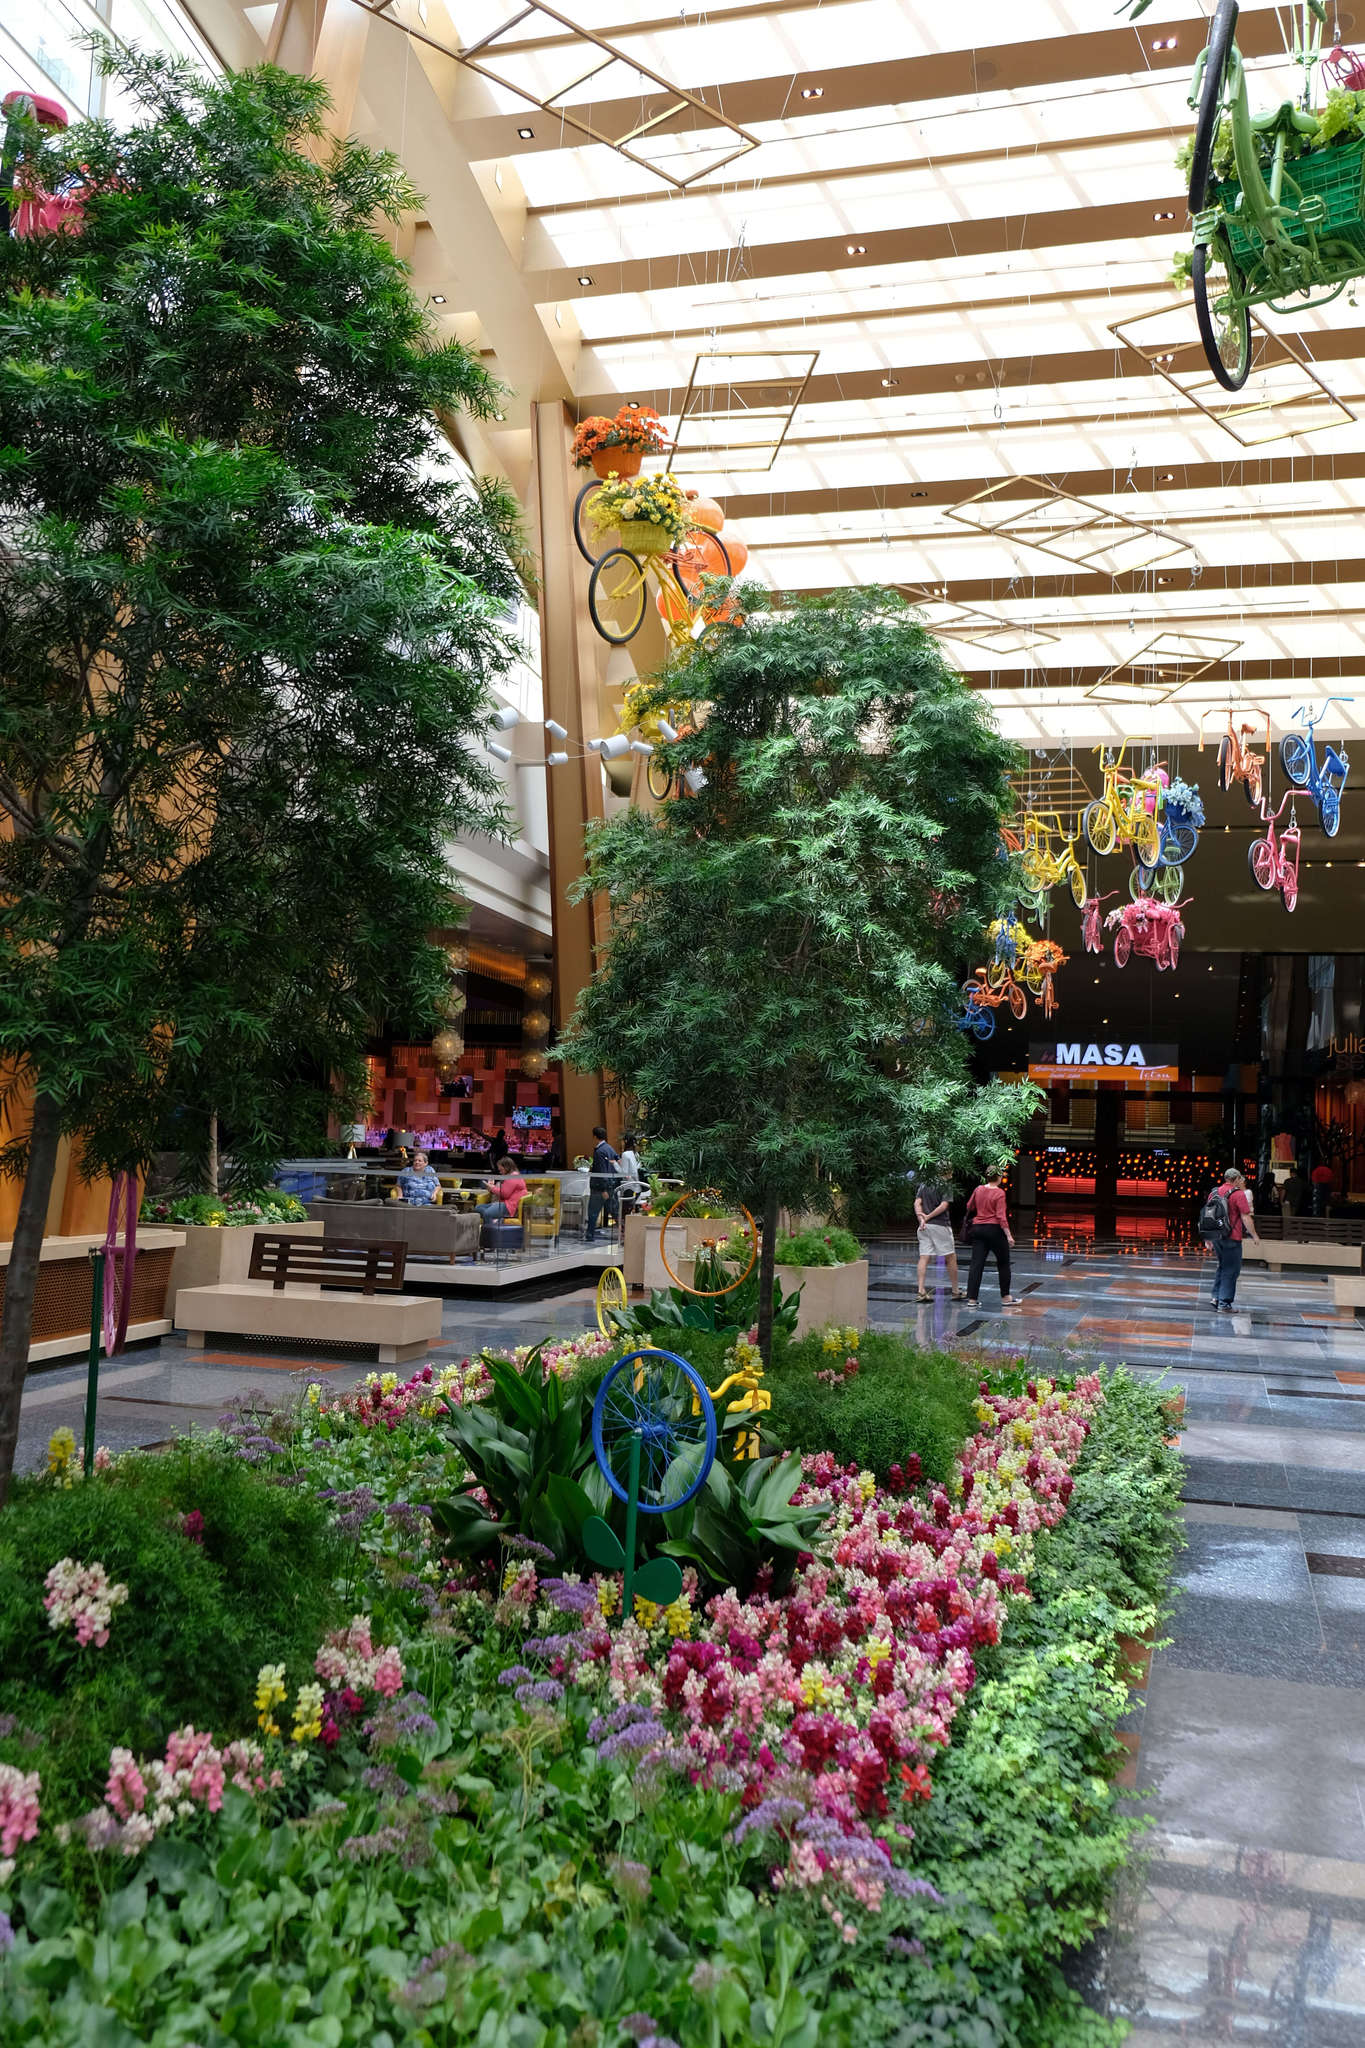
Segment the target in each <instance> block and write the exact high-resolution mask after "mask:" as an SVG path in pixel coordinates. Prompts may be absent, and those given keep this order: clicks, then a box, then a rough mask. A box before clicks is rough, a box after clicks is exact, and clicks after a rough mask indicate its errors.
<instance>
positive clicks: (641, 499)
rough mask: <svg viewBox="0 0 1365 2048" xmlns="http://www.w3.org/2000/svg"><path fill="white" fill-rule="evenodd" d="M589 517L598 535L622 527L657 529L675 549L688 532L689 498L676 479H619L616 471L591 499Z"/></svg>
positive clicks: (665, 474)
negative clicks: (642, 526)
mask: <svg viewBox="0 0 1365 2048" xmlns="http://www.w3.org/2000/svg"><path fill="white" fill-rule="evenodd" d="M586 511H587V517H588V519H589V521H590V522H591V524H592V525H593V527H594V528H595V529H596V530H597V532H598V533H605V532H606V531H607V529H608V528H610V527H613V526H615V527H620V526H621V525H623V524H625V525H648V526H657V527H659V528H660V529H661V531H662V532H663V533H664V534H665V535H666V536H667V539H668V543H669V545H670V546H676V545H677V543H678V542H679V541H680V540H681V539H682V537H683V535H684V533H686V531H687V499H686V498H685V497H684V495H683V487H682V485H681V484H680V483H679V482H678V479H677V478H676V477H675V476H671V475H670V474H669V472H668V471H667V470H662V471H660V472H659V474H658V475H656V476H635V477H619V476H617V474H616V472H615V471H614V470H613V472H612V474H611V475H610V476H609V477H607V478H605V480H604V481H603V483H602V486H601V488H600V489H599V490H597V491H594V493H593V495H592V497H591V498H590V499H589V500H588V503H587V507H586Z"/></svg>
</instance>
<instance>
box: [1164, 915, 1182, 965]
mask: <svg viewBox="0 0 1365 2048" xmlns="http://www.w3.org/2000/svg"><path fill="white" fill-rule="evenodd" d="M1184 934H1185V927H1184V925H1183V924H1180V923H1179V922H1177V923H1175V924H1173V925H1172V926H1171V929H1170V931H1169V932H1168V933H1167V934H1166V965H1167V966H1168V967H1170V968H1175V967H1176V966H1178V965H1179V961H1180V941H1181V939H1182V938H1183V937H1184ZM1157 964H1158V966H1159V965H1160V964H1161V963H1160V962H1159V961H1158V963H1157Z"/></svg>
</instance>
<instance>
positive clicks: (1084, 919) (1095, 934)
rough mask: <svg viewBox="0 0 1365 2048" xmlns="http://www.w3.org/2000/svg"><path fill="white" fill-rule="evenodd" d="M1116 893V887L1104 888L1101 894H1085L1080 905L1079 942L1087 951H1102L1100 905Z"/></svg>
mask: <svg viewBox="0 0 1365 2048" xmlns="http://www.w3.org/2000/svg"><path fill="white" fill-rule="evenodd" d="M1118 893H1119V892H1118V890H1117V889H1106V890H1105V892H1104V894H1103V896H1087V897H1086V899H1085V902H1084V903H1083V904H1082V905H1081V944H1082V945H1083V946H1084V947H1085V950H1086V952H1087V953H1102V952H1103V951H1104V919H1103V917H1102V916H1101V915H1100V905H1101V904H1102V903H1107V902H1108V901H1109V898H1110V897H1111V896H1117V895H1118Z"/></svg>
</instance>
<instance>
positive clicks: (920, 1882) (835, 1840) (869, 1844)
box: [796, 1813, 943, 1906]
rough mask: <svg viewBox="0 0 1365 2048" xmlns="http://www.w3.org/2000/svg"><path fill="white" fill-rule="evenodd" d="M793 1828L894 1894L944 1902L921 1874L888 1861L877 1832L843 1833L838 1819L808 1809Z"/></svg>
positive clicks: (816, 1845)
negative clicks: (913, 1873) (908, 1870)
mask: <svg viewBox="0 0 1365 2048" xmlns="http://www.w3.org/2000/svg"><path fill="white" fill-rule="evenodd" d="M796 1832H797V1834H798V1835H799V1836H800V1837H801V1839H802V1841H803V1842H809V1843H810V1844H811V1845H812V1847H813V1848H816V1849H820V1850H823V1851H824V1853H825V1854H826V1855H827V1856H831V1857H838V1858H839V1860H840V1861H841V1862H843V1863H848V1864H852V1865H854V1866H855V1868H856V1869H858V1870H859V1871H861V1872H862V1873H863V1875H864V1876H866V1877H873V1878H877V1879H878V1880H879V1881H880V1882H881V1883H882V1884H884V1885H885V1886H886V1889H887V1890H888V1891H889V1892H890V1893H891V1895H892V1897H893V1898H897V1899H917V1898H918V1899H932V1900H933V1902H934V1904H935V1905H936V1906H941V1905H942V1904H943V1894H942V1892H937V1891H935V1890H934V1887H933V1886H932V1885H931V1884H927V1883H926V1882H925V1880H924V1879H923V1878H922V1877H911V1876H910V1875H909V1873H908V1872H907V1871H904V1870H901V1869H899V1868H898V1867H897V1866H896V1864H894V1863H893V1862H892V1861H891V1851H890V1850H889V1849H888V1848H887V1846H886V1843H885V1842H884V1841H882V1840H881V1838H880V1836H877V1835H846V1834H845V1833H844V1831H843V1829H842V1828H841V1827H840V1825H839V1823H838V1821H837V1820H834V1819H833V1818H832V1817H831V1816H830V1815H829V1814H827V1813H808V1814H807V1815H806V1817H805V1819H804V1820H803V1821H799V1822H798V1823H797V1828H796Z"/></svg>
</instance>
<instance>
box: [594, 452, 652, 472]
mask: <svg viewBox="0 0 1365 2048" xmlns="http://www.w3.org/2000/svg"><path fill="white" fill-rule="evenodd" d="M644 459H645V457H644V450H643V449H642V448H594V449H593V451H592V456H591V461H592V467H593V474H594V476H601V477H607V476H610V475H611V473H612V471H613V470H615V472H616V474H617V476H638V475H639V474H640V465H641V463H642V462H643V461H644Z"/></svg>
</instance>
